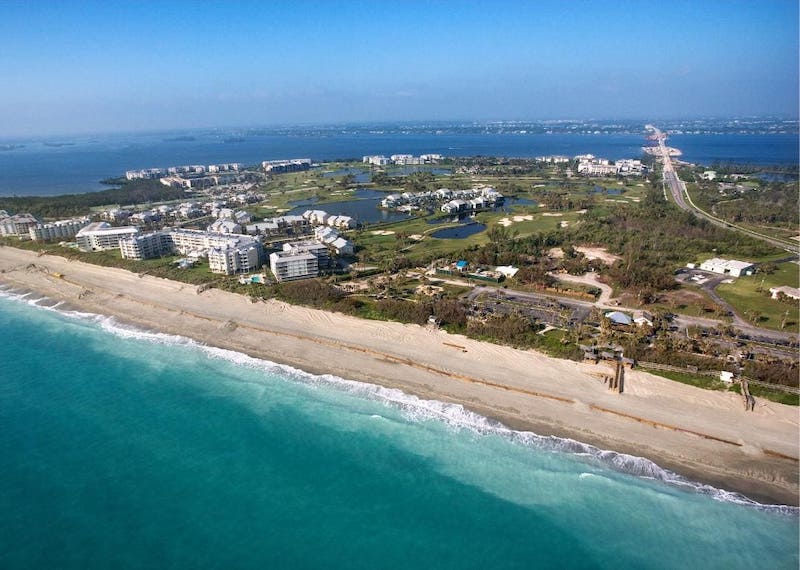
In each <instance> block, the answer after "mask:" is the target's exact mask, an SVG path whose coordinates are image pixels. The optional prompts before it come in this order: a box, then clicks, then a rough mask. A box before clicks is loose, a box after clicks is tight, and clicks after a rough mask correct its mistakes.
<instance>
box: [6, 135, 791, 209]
mask: <svg viewBox="0 0 800 570" xmlns="http://www.w3.org/2000/svg"><path fill="white" fill-rule="evenodd" d="M180 132H181V131H175V132H173V133H162V134H160V135H158V136H156V135H129V136H122V135H107V136H104V137H101V138H100V139H91V140H86V139H76V141H73V142H75V143H76V144H75V145H74V146H70V147H62V148H57V149H56V148H48V147H44V146H43V145H41V144H40V143H37V142H36V141H33V142H32V143H29V144H28V143H26V145H27V148H25V149H21V150H19V151H11V152H2V153H0V195H2V196H10V195H26V196H37V195H38V196H52V195H60V194H72V193H84V192H87V191H96V190H100V189H102V185H101V183H100V182H98V181H100V180H106V179H109V178H114V177H119V176H122V175H123V174H124V172H125V171H127V170H135V169H138V168H153V167H168V166H174V165H178V164H185V163H186V162H187V161H188V159H187V158H186V156H187V155H188V156H191V157H192V158H191V160H190V161H189V162H191V163H192V164H216V163H220V162H240V163H243V164H249V165H253V164H258V163H260V162H261V161H262V160H268V159H285V158H291V157H300V156H303V157H309V158H312V159H313V160H315V161H333V160H340V159H346V158H356V159H359V160H360V157H361V156H364V155H370V154H387V155H391V154H394V153H401V152H408V153H411V154H422V153H429V152H436V153H440V154H442V155H444V156H454V155H457V156H478V155H481V156H506V157H520V158H524V157H528V158H531V157H535V156H540V155H551V154H566V155H570V156H575V155H578V154H585V153H591V154H594V155H596V156H600V157H603V158H609V159H612V160H613V159H619V158H638V157H639V156H641V153H642V150H641V147H642V143H643V142H644V133H643V132H640V133H608V134H585V133H572V134H568V133H554V134H542V133H538V134H534V133H527V134H513V133H503V134H499V133H489V134H476V133H469V134H464V133H453V134H435V133H434V132H430V133H424V134H416V135H413V136H412V135H408V134H401V133H399V132H398V133H383V132H381V133H380V134H379V133H372V134H370V133H364V132H360V131H359V132H358V133H357V134H354V133H350V132H347V133H345V134H341V133H338V134H337V133H334V132H326V133H325V134H316V132H301V133H300V134H298V135H297V136H295V135H291V134H290V133H289V132H288V131H287V132H283V131H278V130H269V131H265V132H264V133H258V134H252V133H247V134H240V133H241V131H240V130H231V131H224V132H220V133H214V134H213V135H211V134H208V133H206V134H205V135H204V134H203V132H202V131H199V132H197V131H182V132H184V133H186V132H191V133H193V134H192V136H193V137H194V138H195V139H196V140H194V141H187V142H180V141H178V142H164V140H163V139H164V138H167V137H168V135H170V134H174V135H178V134H179V133H180ZM229 133H230V134H229ZM266 133H269V134H266ZM281 133H283V134H281ZM674 137H675V138H677V139H681V138H690V139H691V140H692V141H695V140H697V141H702V140H703V139H705V142H701V144H700V145H699V150H700V151H702V152H698V151H697V150H696V149H693V148H692V145H689V146H686V145H685V144H684V142H683V141H680V142H679V141H678V140H674V141H673V142H672V144H673V145H674V146H676V147H678V148H680V149H681V150H682V151H683V153H684V157H683V159H684V160H685V161H687V162H693V163H697V164H706V163H708V164H709V165H710V164H711V163H712V162H713V161H714V160H721V161H724V162H734V163H742V164H744V163H748V164H756V165H761V166H763V167H765V168H770V167H776V166H777V167H780V166H781V165H784V166H785V165H794V164H797V136H796V135H788V134H775V135H674ZM765 137H768V138H769V140H771V141H773V143H775V144H772V145H771V147H770V148H762V147H763V146H764V145H762V144H761V142H763V140H764V138H765ZM170 138H176V137H170ZM233 138H236V139H237V141H238V140H239V139H242V140H241V142H236V143H235V144H232V143H231V142H227V141H229V140H231V139H233ZM726 140H727V141H729V142H730V141H733V143H735V144H733V146H728V147H719V146H718V145H720V144H722V143H725V141H726ZM748 141H750V142H751V143H752V144H750V143H748ZM760 141H761V142H760ZM9 142H10V141H9ZM19 142H20V143H21V142H24V141H19ZM745 143H748V144H745ZM708 145H717V146H711V147H709V146H708ZM704 148H705V149H707V150H708V152H705V151H704V150H703V149H704ZM776 149H777V151H779V152H778V154H776ZM732 153H733V154H732ZM753 153H755V154H753ZM705 157H708V160H705ZM43 164H47V165H48V166H47V169H46V170H45V169H44V168H43V166H42V165H43Z"/></svg>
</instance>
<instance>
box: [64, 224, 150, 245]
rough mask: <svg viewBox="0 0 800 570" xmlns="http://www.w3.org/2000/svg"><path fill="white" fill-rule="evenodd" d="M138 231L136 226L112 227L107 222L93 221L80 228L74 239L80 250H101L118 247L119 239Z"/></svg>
mask: <svg viewBox="0 0 800 570" xmlns="http://www.w3.org/2000/svg"><path fill="white" fill-rule="evenodd" d="M138 233H139V228H137V227H133V226H122V227H113V226H111V225H110V224H109V223H107V222H95V223H93V224H89V225H88V226H86V227H84V228H82V229H81V230H80V231H79V232H78V233H77V234H76V235H75V241H76V242H77V244H78V249H80V250H81V251H103V250H107V249H118V248H119V242H120V240H121V239H124V238H127V237H131V236H134V235H136V234H138Z"/></svg>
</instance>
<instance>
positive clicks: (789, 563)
mask: <svg viewBox="0 0 800 570" xmlns="http://www.w3.org/2000/svg"><path fill="white" fill-rule="evenodd" d="M42 304H44V302H43V301H37V300H36V299H35V298H34V297H33V296H31V295H27V296H24V297H22V298H20V296H19V295H17V294H14V293H13V292H11V291H8V290H5V291H0V331H2V342H1V343H0V362H2V367H1V368H0V370H2V372H1V373H0V568H3V569H13V568H65V569H69V568H478V567H480V568H487V567H491V568H547V567H556V566H557V567H559V568H698V567H702V568H726V569H731V568H769V569H775V568H797V566H798V514H797V510H796V509H788V508H776V507H765V506H759V505H757V504H755V503H752V502H750V501H747V500H745V499H744V498H742V497H739V496H736V495H732V494H729V493H724V492H721V491H718V490H715V489H712V488H709V487H704V486H701V485H696V484H692V483H691V482H688V481H684V480H682V479H680V478H679V477H677V476H674V475H673V474H670V473H668V472H665V471H663V470H661V469H659V468H658V467H657V466H655V465H653V464H652V463H650V462H647V461H645V460H641V459H637V458H634V457H630V456H623V455H618V454H615V453H613V452H603V451H600V450H597V449H595V448H591V447H588V446H584V445H582V444H579V443H577V442H573V441H569V440H560V439H557V438H546V437H539V436H536V435H534V434H531V433H522V432H514V431H511V430H508V429H505V428H503V427H502V426H499V425H497V424H495V423H493V422H490V421H488V420H486V419H484V418H481V417H480V416H477V415H474V414H471V413H469V412H467V411H465V410H463V409H462V408H461V407H459V406H454V405H448V404H442V403H438V402H432V401H421V400H418V399H416V398H413V397H410V396H406V395H404V394H402V393H401V392H398V391H394V390H387V389H383V388H379V387H377V386H373V385H369V384H362V383H356V382H350V381H346V380H343V379H339V378H335V377H332V376H312V375H309V374H306V373H303V372H301V371H297V370H293V369H291V368H287V367H283V366H279V365H276V364H272V363H269V362H264V361H258V360H255V359H251V358H248V357H246V356H244V355H240V354H236V353H232V352H228V351H223V350H218V349H212V348H208V347H203V346H199V345H197V344H195V343H193V342H191V341H189V340H187V339H181V338H179V337H169V336H165V335H160V334H152V333H146V332H142V331H137V330H134V329H130V328H126V327H124V326H120V325H118V324H116V323H115V322H114V321H113V320H112V319H108V318H106V317H101V316H97V315H88V314H79V313H74V312H59V310H58V307H57V306H56V308H55V309H46V308H43V307H41V306H37V305H42Z"/></svg>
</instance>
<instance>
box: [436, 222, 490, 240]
mask: <svg viewBox="0 0 800 570" xmlns="http://www.w3.org/2000/svg"><path fill="white" fill-rule="evenodd" d="M485 229H486V226H485V225H483V224H479V223H478V222H472V223H470V224H464V225H461V226H456V227H454V228H443V229H441V230H436V231H435V232H433V233H432V234H431V237H434V238H438V239H464V238H468V237H469V236H472V235H475V234H479V233H481V232H482V231H484V230H485Z"/></svg>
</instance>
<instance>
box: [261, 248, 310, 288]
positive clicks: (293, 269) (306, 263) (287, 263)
mask: <svg viewBox="0 0 800 570" xmlns="http://www.w3.org/2000/svg"><path fill="white" fill-rule="evenodd" d="M269 267H270V269H272V274H273V275H275V279H277V280H278V281H294V280H295V279H308V278H310V277H316V276H317V275H319V263H318V261H317V257H316V256H315V255H314V254H312V253H308V252H300V251H297V250H290V251H277V252H275V253H272V254H270V256H269Z"/></svg>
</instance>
